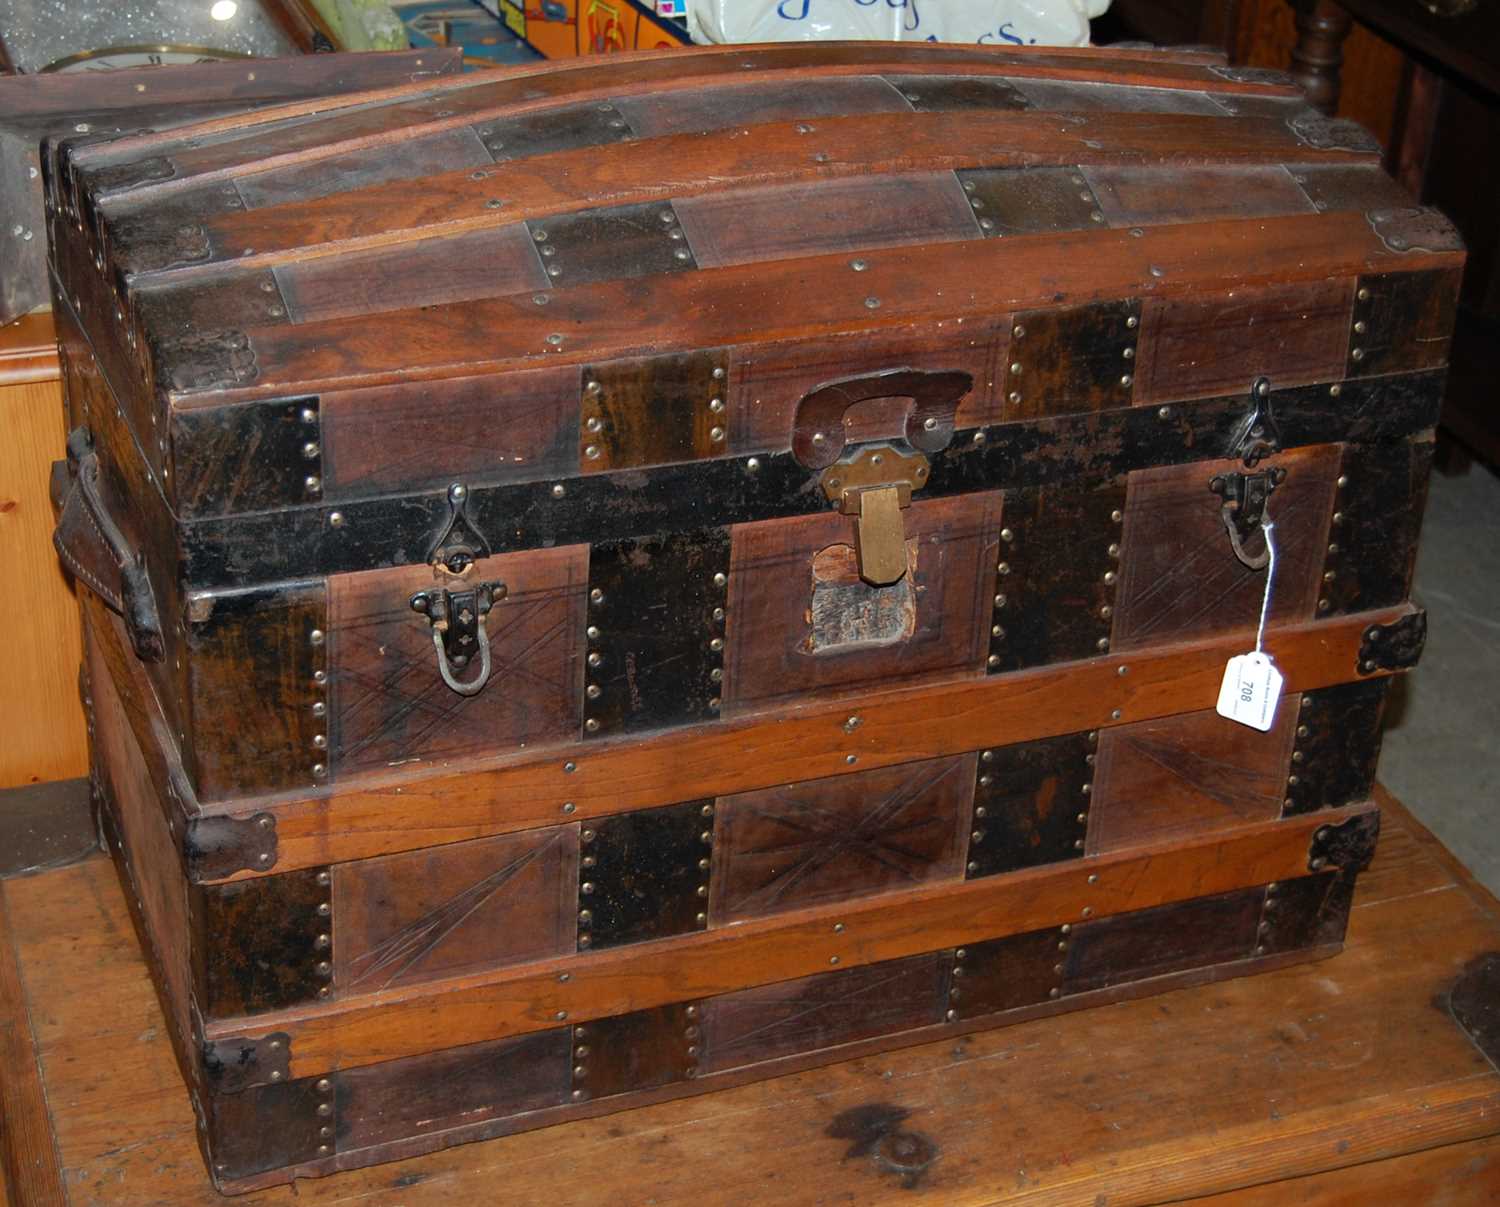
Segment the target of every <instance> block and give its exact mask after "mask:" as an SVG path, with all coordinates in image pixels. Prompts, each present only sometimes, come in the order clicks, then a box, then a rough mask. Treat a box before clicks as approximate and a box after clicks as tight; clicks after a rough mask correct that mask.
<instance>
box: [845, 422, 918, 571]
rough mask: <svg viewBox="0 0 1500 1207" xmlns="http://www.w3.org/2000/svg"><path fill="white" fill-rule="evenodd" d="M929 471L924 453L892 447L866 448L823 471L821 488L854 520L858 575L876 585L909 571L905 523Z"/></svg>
mask: <svg viewBox="0 0 1500 1207" xmlns="http://www.w3.org/2000/svg"><path fill="white" fill-rule="evenodd" d="M930 472H931V466H930V465H929V463H928V461H927V458H926V457H924V456H923V455H922V454H921V453H915V452H913V453H904V452H901V451H900V450H898V449H894V448H890V447H877V448H867V449H864V450H862V451H861V452H860V453H859V454H858V455H857V456H855V457H853V458H852V459H850V460H848V461H839V462H837V463H835V464H833V465H830V466H829V467H828V468H827V469H825V470H824V471H823V476H822V479H821V484H822V487H823V493H824V494H826V495H827V496H828V499H829V501H830V502H832V503H835V504H837V505H838V509H839V511H841V512H842V513H843V514H844V515H852V516H855V517H857V519H856V521H855V538H856V550H857V552H858V554H859V576H860V577H861V578H862V579H864V580H865V581H866V582H867V583H870V584H871V585H872V586H877V587H883V586H888V585H889V584H891V583H894V582H899V581H900V580H901V577H902V576H903V575H904V574H905V573H906V523H905V521H904V520H902V518H901V512H902V510H903V509H904V508H907V507H910V506H911V492H912V491H913V490H917V489H920V488H921V487H922V486H924V485H925V484H926V482H927V476H928V474H929V473H930Z"/></svg>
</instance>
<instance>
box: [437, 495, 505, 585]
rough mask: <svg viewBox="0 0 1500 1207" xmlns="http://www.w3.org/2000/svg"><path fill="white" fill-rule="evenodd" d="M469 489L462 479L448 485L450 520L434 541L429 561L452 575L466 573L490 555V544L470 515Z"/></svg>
mask: <svg viewBox="0 0 1500 1207" xmlns="http://www.w3.org/2000/svg"><path fill="white" fill-rule="evenodd" d="M468 506H469V488H468V487H467V486H465V485H464V484H463V483H462V482H455V483H453V485H452V486H450V487H448V523H447V525H446V526H445V527H444V528H443V532H442V535H441V536H439V537H438V539H437V540H436V541H435V542H434V543H433V546H432V549H431V550H430V551H429V552H428V554H427V560H428V562H429V563H431V564H432V565H434V566H437V567H439V568H440V569H443V570H446V571H448V573H449V574H462V573H463V572H464V571H465V570H467V569H468V568H469V567H470V566H472V565H473V564H474V563H475V562H477V561H478V560H479V559H480V558H482V557H489V555H490V543H489V541H488V540H487V539H486V538H485V535H484V533H482V532H480V531H479V528H478V526H477V525H476V524H475V523H474V521H473V520H471V519H470V518H469V510H468Z"/></svg>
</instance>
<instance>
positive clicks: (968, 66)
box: [78, 42, 1300, 195]
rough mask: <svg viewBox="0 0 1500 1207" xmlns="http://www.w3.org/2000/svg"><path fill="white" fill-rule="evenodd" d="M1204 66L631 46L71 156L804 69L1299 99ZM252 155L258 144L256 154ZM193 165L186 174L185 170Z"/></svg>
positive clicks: (1061, 51) (1014, 52) (443, 125)
mask: <svg viewBox="0 0 1500 1207" xmlns="http://www.w3.org/2000/svg"><path fill="white" fill-rule="evenodd" d="M1213 62H1214V60H1212V59H1211V58H1207V57H1205V56H1178V55H1173V54H1162V53H1158V52H1139V53H1134V54H1132V53H1130V52H1113V51H1106V52H1101V51H1100V50H1098V49H1097V48H1094V47H1067V48H1065V47H1047V48H1045V50H1042V49H1030V48H1027V49H1024V50H1021V49H1002V48H997V47H989V46H969V47H964V48H962V50H959V51H956V52H949V53H948V54H943V53H942V52H940V51H937V50H935V48H933V47H931V46H926V45H924V46H923V47H921V48H920V49H913V47H912V46H910V45H909V44H908V45H903V44H901V43H891V42H871V43H844V44H842V45H839V46H831V45H826V44H825V45H823V46H820V47H819V48H818V49H817V50H813V49H812V48H811V47H799V48H797V50H796V51H793V52H790V53H789V52H788V50H787V48H785V47H775V46H771V47H742V46H702V47H685V48H682V49H678V50H670V51H640V52H635V53H633V54H629V55H611V56H609V60H608V61H607V62H599V61H597V60H593V59H589V58H579V59H575V60H570V61H549V62H545V63H538V64H528V65H526V66H522V67H514V68H509V69H507V70H506V72H505V75H504V77H503V78H499V79H488V78H484V77H475V76H472V75H470V76H460V77H453V78H451V79H445V80H442V81H430V82H426V83H425V84H421V85H412V86H403V87H398V88H388V89H380V90H372V91H370V92H364V93H357V94H352V95H349V96H346V97H342V98H338V100H337V102H336V103H333V102H330V101H327V100H320V101H306V102H298V103H294V104H287V105H279V106H276V107H275V108H270V109H262V110H259V111H257V112H255V113H248V114H244V115H242V116H239V117H238V118H223V119H218V120H209V121H203V122H199V123H196V124H194V125H191V126H186V127H179V128H177V129H174V130H171V131H167V132H164V133H159V134H155V135H140V136H136V137H132V138H126V139H120V140H118V141H116V142H112V143H109V144H106V145H105V146H103V147H101V148H99V149H97V150H93V149H91V150H90V151H89V152H87V153H80V155H79V157H78V162H79V163H80V164H81V165H83V166H92V165H93V164H95V163H103V162H115V161H117V160H118V159H121V158H125V157H126V156H127V155H134V154H137V153H140V154H147V153H150V154H163V153H171V151H172V149H173V148H175V147H183V148H184V152H183V153H182V158H181V167H182V168H183V169H184V172H183V175H182V176H181V177H179V178H175V179H174V180H171V181H162V182H156V183H153V184H151V185H147V186H143V187H142V189H141V190H140V191H141V192H149V193H151V194H153V195H158V194H160V193H161V192H170V191H171V190H173V189H174V188H181V187H184V185H185V184H197V183H203V182H204V181H206V180H212V179H217V178H219V176H221V175H233V174H238V173H237V172H235V169H236V168H241V167H246V165H247V164H248V168H247V170H248V171H253V172H257V173H258V172H261V171H265V170H271V169H274V168H277V167H285V166H290V165H291V164H293V163H301V162H306V161H309V160H313V159H319V158H324V157H326V156H329V155H334V154H343V153H345V152H348V151H351V150H357V149H359V148H361V147H364V146H373V145H376V144H378V143H379V142H381V141H384V136H382V135H378V134H377V135H367V136H365V137H362V138H355V139H336V140H331V141H330V143H329V144H328V145H327V146H320V147H312V148H301V149H298V150H296V151H292V152H288V153H283V154H279V155H278V154H275V153H274V148H272V154H271V155H270V156H269V157H264V158H263V157H262V155H261V153H260V152H261V151H263V150H264V149H265V148H264V147H263V146H262V144H260V142H259V141H258V140H257V143H256V147H254V148H252V147H249V146H243V145H237V143H236V142H234V141H228V140H227V139H226V140H225V141H220V142H218V143H217V144H215V145H214V146H211V147H203V148H198V149H191V148H190V147H189V145H188V144H190V143H191V142H192V141H195V140H200V139H204V138H211V137H216V138H220V139H225V136H232V135H233V134H234V133H235V132H243V131H247V130H261V131H267V132H269V131H268V129H267V128H268V127H269V128H272V129H274V127H275V125H276V123H279V122H283V121H287V120H290V119H295V118H298V117H304V116H308V115H310V114H317V113H333V112H337V111H338V110H350V109H354V108H360V107H365V106H370V105H386V104H399V103H401V102H405V101H409V100H414V99H420V98H422V97H426V96H434V97H435V96H444V95H448V96H452V95H454V94H456V93H463V94H466V95H468V96H484V97H485V98H486V100H490V98H492V103H489V104H482V105H474V106H470V107H469V108H468V109H467V110H466V111H465V112H464V113H463V114H462V115H458V116H457V117H456V118H455V119H453V120H448V121H444V120H441V119H435V120H430V121H426V122H423V123H422V129H423V130H424V131H425V132H427V133H438V132H440V131H442V130H444V129H453V128H457V127H460V126H464V125H467V124H469V123H470V122H472V121H475V120H483V118H484V117H486V116H495V115H497V114H503V115H505V116H515V115H518V114H522V113H527V112H531V111H534V110H537V109H544V108H547V107H549V106H551V105H555V104H558V103H577V102H580V101H587V100H591V99H604V98H607V97H611V96H619V95H629V94H633V93H638V92H653V93H666V92H670V91H674V90H682V89H699V88H703V87H707V86H712V85H713V84H715V83H719V84H726V85H732V84H738V83H749V82H757V83H759V82H766V81H771V82H795V81H796V80H798V79H800V78H805V77H806V76H807V75H808V74H809V73H815V74H816V75H817V76H819V77H821V78H828V77H841V76H849V75H870V74H879V73H881V72H885V71H891V72H902V71H907V72H909V71H912V70H914V69H919V70H920V71H921V72H922V73H923V74H927V75H975V74H979V75H1008V76H1015V77H1018V78H1031V79H1047V80H1058V81H1074V82H1081V83H1088V82H1098V83H1105V84H1121V85H1134V86H1136V87H1145V88H1165V89H1186V90H1191V91H1195V92H1208V93H1213V94H1216V95H1226V96H1235V95H1238V96H1271V97H1276V96H1282V97H1286V98H1288V99H1295V98H1297V97H1298V96H1299V95H1300V94H1299V92H1298V91H1297V89H1296V88H1295V87H1294V86H1290V85H1282V84H1265V83H1240V82H1236V81H1233V80H1228V79H1225V78H1224V77H1223V76H1221V75H1218V74H1216V73H1215V72H1213V71H1211V70H1209V68H1210V67H1211V66H1212V65H1213ZM538 77H564V79H563V85H562V87H559V88H555V89H553V90H551V91H550V92H547V93H546V94H545V95H540V96H539V95H538V92H539V91H540V90H539V89H538V88H537V86H536V85H537V78H538ZM257 148H259V149H257ZM195 166H196V167H197V169H198V170H197V171H196V172H194V171H192V169H193V168H194V167H195Z"/></svg>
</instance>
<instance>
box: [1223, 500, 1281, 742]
mask: <svg viewBox="0 0 1500 1207" xmlns="http://www.w3.org/2000/svg"><path fill="white" fill-rule="evenodd" d="M1275 528H1276V525H1275V524H1273V523H1271V521H1270V520H1268V519H1264V517H1263V518H1262V523H1261V531H1262V533H1263V534H1264V536H1265V541H1266V586H1265V592H1264V594H1263V595H1262V596H1261V600H1260V624H1259V626H1258V627H1257V628H1256V630H1255V649H1253V650H1252V651H1251V652H1250V653H1248V654H1237V655H1235V657H1233V658H1231V659H1230V660H1229V662H1228V664H1227V665H1226V666H1225V667H1224V678H1223V681H1222V682H1221V683H1220V684H1219V702H1218V704H1217V706H1216V707H1215V711H1216V712H1218V714H1219V715H1220V716H1221V717H1225V718H1227V719H1228V720H1231V721H1238V722H1239V723H1240V724H1241V725H1248V726H1250V728H1251V729H1258V730H1260V731H1261V732H1262V733H1265V732H1267V731H1268V730H1270V728H1271V726H1272V725H1273V724H1275V721H1276V705H1277V704H1278V703H1279V702H1280V700H1281V687H1282V677H1281V672H1280V671H1279V670H1277V669H1276V664H1275V663H1274V662H1273V661H1271V655H1269V654H1267V653H1266V652H1265V639H1266V618H1267V617H1268V616H1269V615H1270V612H1271V587H1272V584H1273V583H1274V582H1275V580H1276V543H1275V539H1274V538H1273V537H1272V535H1271V533H1272V532H1273V531H1274V530H1275Z"/></svg>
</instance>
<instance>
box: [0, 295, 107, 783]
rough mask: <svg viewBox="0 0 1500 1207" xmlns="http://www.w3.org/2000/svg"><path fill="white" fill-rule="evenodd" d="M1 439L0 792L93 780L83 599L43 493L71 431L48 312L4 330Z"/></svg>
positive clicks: (0, 344)
mask: <svg viewBox="0 0 1500 1207" xmlns="http://www.w3.org/2000/svg"><path fill="white" fill-rule="evenodd" d="M0 433H3V436H0V595H3V598H4V599H5V601H6V618H5V623H4V624H0V668H4V684H5V687H4V691H0V735H3V736H0V788H13V787H16V786H18V785H21V784H34V783H39V782H43V781H47V780H59V779H69V778H72V777H74V776H81V775H87V774H88V735H87V734H86V732H85V730H84V722H83V707H82V704H81V703H80V701H79V698H78V661H79V658H80V656H81V652H80V645H79V632H78V602H77V600H76V599H75V598H74V597H73V588H72V584H71V583H70V582H69V581H68V579H67V577H66V575H64V573H63V569H62V565H61V563H60V562H59V561H58V560H57V555H56V553H55V552H54V551H53V549H52V525H53V515H52V503H51V500H50V499H49V498H48V494H47V475H48V471H49V470H50V469H51V466H52V462H53V461H55V460H57V459H58V458H60V457H61V456H62V455H63V438H64V436H65V435H66V432H65V431H64V428H63V402H62V387H61V382H60V381H59V371H58V362H57V345H56V343H55V341H54V337H53V331H52V316H51V315H50V314H47V313H38V314H31V315H27V316H26V317H25V318H23V319H21V320H20V321H19V322H15V323H12V324H10V325H9V326H5V327H0Z"/></svg>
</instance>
